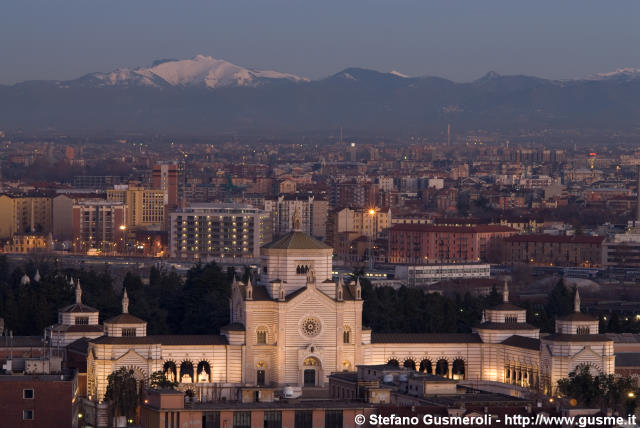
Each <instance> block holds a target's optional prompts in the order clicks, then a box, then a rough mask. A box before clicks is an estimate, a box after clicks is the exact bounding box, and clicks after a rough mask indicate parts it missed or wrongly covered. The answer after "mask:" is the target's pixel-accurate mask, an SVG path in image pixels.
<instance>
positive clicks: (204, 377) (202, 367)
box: [196, 361, 211, 383]
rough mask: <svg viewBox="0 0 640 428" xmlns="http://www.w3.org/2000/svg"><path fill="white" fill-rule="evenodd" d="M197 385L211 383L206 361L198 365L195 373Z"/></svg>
mask: <svg viewBox="0 0 640 428" xmlns="http://www.w3.org/2000/svg"><path fill="white" fill-rule="evenodd" d="M196 373H197V374H198V377H197V380H198V383H209V382H211V366H210V365H209V363H208V362H207V361H200V362H199V363H198V369H197V372H196Z"/></svg>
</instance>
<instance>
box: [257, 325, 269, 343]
mask: <svg viewBox="0 0 640 428" xmlns="http://www.w3.org/2000/svg"><path fill="white" fill-rule="evenodd" d="M256 343H257V344H258V345H266V344H267V329H266V328H264V327H259V328H258V330H257V331H256Z"/></svg>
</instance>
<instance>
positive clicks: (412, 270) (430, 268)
mask: <svg viewBox="0 0 640 428" xmlns="http://www.w3.org/2000/svg"><path fill="white" fill-rule="evenodd" d="M490 276H491V265H490V264H488V263H470V264H446V265H415V266H409V265H397V266H396V274H395V279H400V280H405V282H406V284H407V285H409V286H410V287H414V286H416V285H425V284H433V283H436V282H440V281H446V280H450V279H471V278H489V277H490Z"/></svg>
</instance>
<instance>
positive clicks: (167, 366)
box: [162, 361, 178, 382]
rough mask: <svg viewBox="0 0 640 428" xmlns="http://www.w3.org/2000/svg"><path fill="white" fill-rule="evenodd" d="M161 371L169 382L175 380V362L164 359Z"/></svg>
mask: <svg viewBox="0 0 640 428" xmlns="http://www.w3.org/2000/svg"><path fill="white" fill-rule="evenodd" d="M162 373H164V377H165V378H166V379H167V380H168V381H169V382H175V381H176V376H177V373H178V372H177V370H176V363H174V362H173V361H166V362H165V363H164V365H163V366H162Z"/></svg>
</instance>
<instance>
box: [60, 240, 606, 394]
mask: <svg viewBox="0 0 640 428" xmlns="http://www.w3.org/2000/svg"><path fill="white" fill-rule="evenodd" d="M261 256H262V265H261V272H260V275H259V279H257V280H249V281H248V282H247V283H246V284H244V283H241V282H239V281H235V280H234V282H233V284H232V296H231V299H230V319H231V323H230V324H229V325H228V326H226V327H225V328H223V329H222V331H221V334H220V335H193V336H189V335H180V336H172V335H162V336H150V335H147V334H146V322H145V321H144V320H141V319H139V318H137V317H135V316H134V315H132V314H129V313H128V298H127V296H126V291H125V294H124V296H123V310H122V314H121V315H118V316H116V317H114V318H111V319H109V320H106V321H105V322H104V323H103V324H104V325H103V333H104V334H103V335H102V336H100V337H97V338H93V339H92V340H90V342H89V355H88V361H87V383H88V385H87V387H88V393H89V394H90V395H91V396H92V397H95V399H96V400H98V401H101V400H102V399H103V397H104V393H105V391H106V387H107V378H108V376H109V374H110V373H112V372H113V371H115V370H117V369H119V368H120V367H128V368H131V369H133V370H134V372H135V373H137V375H138V376H139V377H140V378H141V379H142V378H147V377H148V376H149V375H150V374H151V373H153V372H156V371H163V372H164V373H165V374H166V376H167V377H168V378H169V379H172V380H177V381H178V382H179V383H180V384H181V387H182V388H185V389H188V388H192V389H193V390H194V391H196V392H197V394H198V396H199V397H200V399H202V400H205V401H206V400H214V399H216V398H220V397H222V396H226V397H228V398H232V397H233V394H234V393H233V391H234V388H236V389H237V388H238V387H240V386H301V387H323V386H326V385H327V384H328V376H329V375H330V374H331V373H332V372H338V371H355V370H356V366H358V365H365V364H366V365H370V364H394V365H395V364H397V365H399V366H405V367H409V368H413V369H415V370H419V371H422V372H426V373H432V374H437V375H441V376H444V377H448V378H452V379H459V380H469V381H490V382H498V383H504V384H512V385H519V386H521V387H525V388H535V389H539V390H542V391H543V392H547V393H550V392H553V389H554V386H555V385H557V380H559V379H561V378H563V377H566V376H567V374H568V373H569V372H571V371H572V370H575V368H576V367H578V366H580V365H583V364H587V365H590V366H592V367H593V368H594V369H595V370H596V371H598V372H603V373H605V374H612V373H613V372H614V352H613V342H612V341H611V340H610V339H608V338H607V337H606V336H605V335H600V334H598V322H597V320H596V319H594V318H591V317H590V316H588V315H586V314H582V313H581V312H580V300H579V295H578V294H576V301H575V304H574V312H573V314H571V315H569V316H568V317H565V318H564V319H561V320H558V321H557V323H556V332H555V333H554V334H551V335H547V336H543V337H541V336H540V333H539V330H538V329H537V328H535V327H533V326H531V325H529V324H527V323H526V311H525V310H524V309H522V308H520V307H518V306H515V305H513V304H511V303H509V291H508V288H507V285H506V283H505V287H504V290H503V302H502V303H501V304H500V305H498V306H496V307H494V308H491V309H487V310H486V311H485V313H484V316H483V320H482V322H481V323H480V324H479V325H478V326H477V327H476V328H475V329H474V330H473V332H472V333H464V334H448V333H447V334H437V333H436V334H407V333H402V332H398V333H394V334H382V333H376V332H372V331H371V330H370V329H368V328H367V327H366V326H363V325H362V308H363V300H362V292H361V288H360V284H359V282H358V281H355V282H352V283H350V284H345V283H343V281H342V278H340V279H338V280H337V281H334V280H333V275H332V263H331V260H332V249H331V248H330V247H328V246H327V245H325V244H324V243H322V242H319V241H317V240H315V239H314V238H312V237H311V236H309V235H307V234H305V233H303V232H301V231H300V230H294V231H293V232H290V233H289V234H287V235H285V236H284V237H282V238H280V239H278V240H277V241H274V242H272V243H270V244H268V245H266V246H264V247H263V248H262V255H261ZM76 304H81V302H80V298H79V297H78V298H77V303H76ZM62 319H63V318H61V320H62ZM54 327H56V326H54ZM54 330H56V331H64V330H65V329H64V328H60V327H59V326H58V328H57V329H55V328H54ZM60 340H64V339H60Z"/></svg>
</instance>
